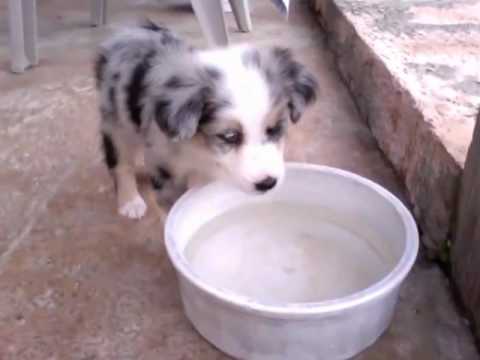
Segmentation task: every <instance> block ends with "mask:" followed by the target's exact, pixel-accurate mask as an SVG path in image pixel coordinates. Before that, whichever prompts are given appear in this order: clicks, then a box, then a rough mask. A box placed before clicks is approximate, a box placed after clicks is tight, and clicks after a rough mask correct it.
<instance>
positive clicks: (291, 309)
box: [164, 162, 419, 318]
mask: <svg viewBox="0 0 480 360" xmlns="http://www.w3.org/2000/svg"><path fill="white" fill-rule="evenodd" d="M286 167H287V171H288V170H294V171H295V170H307V171H315V172H318V171H319V172H323V173H328V174H333V175H338V176H342V177H344V178H347V179H349V180H352V181H355V182H357V183H359V184H361V185H364V186H367V187H369V188H371V189H372V190H374V191H375V192H377V193H378V194H379V195H380V196H382V197H383V198H385V200H386V201H388V202H389V203H390V204H392V206H393V207H394V209H395V210H396V211H397V213H398V215H399V217H400V219H401V220H402V222H403V225H404V227H405V237H406V246H405V250H404V251H403V254H402V256H401V257H400V260H399V261H398V262H397V264H396V265H395V267H394V268H393V269H392V270H391V271H390V272H389V273H388V274H387V275H385V276H384V277H383V278H382V279H381V280H379V281H377V282H375V283H374V284H372V285H370V286H368V287H366V288H365V289H363V290H361V291H357V292H354V293H353V294H350V295H347V296H343V297H340V298H338V299H332V300H324V301H319V302H305V303H289V304H281V305H276V304H264V303H261V302H258V301H255V299H252V298H249V297H246V296H242V295H237V294H234V293H231V292H225V291H224V290H222V289H219V288H216V287H214V286H212V285H209V284H208V283H207V282H205V281H204V280H203V279H202V278H201V277H199V276H197V275H196V274H195V273H194V272H193V271H192V270H191V268H190V267H189V266H188V263H187V262H186V260H184V257H183V256H182V254H181V253H180V251H179V250H178V247H177V246H176V242H175V239H174V238H175V236H174V235H173V234H174V233H173V231H172V230H173V229H172V227H173V225H174V224H175V219H176V218H177V217H178V216H179V213H180V211H181V209H182V208H183V207H184V206H185V205H184V204H185V203H186V202H187V201H189V199H190V198H191V197H192V195H193V194H194V193H196V192H197V191H200V190H202V189H205V188H207V187H210V186H215V184H216V183H212V184H209V185H206V186H204V187H201V188H193V189H191V190H188V191H187V192H186V193H185V194H183V195H182V196H181V197H180V198H179V199H178V200H177V201H176V202H175V204H174V205H173V207H172V209H171V210H170V211H169V213H168V215H167V219H166V222H165V227H164V240H165V245H166V249H167V254H168V256H169V258H170V261H171V262H172V264H173V266H174V268H175V270H176V271H177V272H178V273H179V274H180V275H181V276H183V277H184V278H186V279H187V280H188V282H190V283H191V284H192V285H193V286H194V287H196V288H197V289H199V290H201V291H202V292H204V293H206V294H208V295H210V296H212V297H213V298H215V299H216V300H217V302H219V303H222V304H225V305H229V306H233V307H236V308H241V309H242V310H243V311H246V312H250V313H256V314H260V315H262V316H271V317H275V318H299V317H304V316H305V315H309V316H312V315H325V314H334V313H337V312H339V311H345V310H348V309H351V308H354V307H357V306H359V305H363V304H366V303H369V302H371V301H373V300H375V299H378V298H381V297H383V296H386V295H388V294H389V293H391V292H392V291H393V290H394V289H395V288H396V287H398V286H399V285H400V284H401V282H402V281H403V280H404V279H405V277H406V276H407V275H408V273H409V272H410V270H411V268H412V266H413V264H414V263H415V260H416V257H417V254H418V248H419V240H418V229H417V225H416V223H415V220H414V219H413V216H412V215H411V213H410V211H409V210H408V209H407V208H406V207H405V205H404V204H403V203H402V202H401V201H400V200H399V199H398V198H397V197H396V196H395V195H393V194H392V193H391V192H390V191H388V190H387V189H385V188H384V187H382V186H380V185H379V184H377V183H375V182H373V181H371V180H369V179H367V178H364V177H362V176H360V175H357V174H355V173H352V172H350V171H346V170H342V169H338V168H334V167H330V166H325V165H315V164H309V163H298V162H288V163H287V164H286Z"/></svg>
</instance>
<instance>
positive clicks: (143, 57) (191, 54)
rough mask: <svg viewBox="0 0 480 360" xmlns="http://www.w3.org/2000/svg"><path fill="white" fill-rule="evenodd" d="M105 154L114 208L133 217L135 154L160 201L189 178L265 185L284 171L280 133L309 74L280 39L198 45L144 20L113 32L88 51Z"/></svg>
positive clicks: (305, 92)
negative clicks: (262, 43)
mask: <svg viewBox="0 0 480 360" xmlns="http://www.w3.org/2000/svg"><path fill="white" fill-rule="evenodd" d="M95 76H96V81H97V88H98V91H99V102H100V113H101V137H102V143H103V151H104V156H105V162H106V165H107V167H108V168H109V170H110V172H111V174H112V176H113V178H114V181H115V185H116V191H117V202H118V212H119V213H120V214H121V215H124V216H127V217H129V218H133V219H138V218H141V217H142V216H143V215H144V214H145V212H146V210H147V206H146V204H145V201H144V200H143V199H142V197H141V196H140V194H139V192H138V189H137V183H136V180H135V163H136V160H137V159H139V158H142V157H143V159H144V164H145V168H146V170H147V172H148V174H149V175H150V177H151V182H152V185H153V187H154V189H155V190H156V191H157V194H158V198H159V201H160V202H165V203H167V204H169V203H171V202H173V201H174V200H175V199H176V197H178V196H179V195H180V194H181V193H182V192H183V191H185V189H186V188H188V187H189V186H191V185H192V184H195V183H199V182H205V181H210V180H214V179H223V180H228V181H230V182H232V183H234V184H236V185H237V186H238V187H240V188H241V189H243V190H244V191H247V192H251V193H259V194H260V193H265V192H267V191H269V190H271V189H273V188H274V187H275V186H276V185H277V184H279V183H280V182H281V180H282V178H283V176H284V171H285V170H284V160H283V149H284V135H285V132H286V131H287V128H288V127H289V123H293V124H294V123H296V122H297V121H298V120H299V119H300V117H301V115H302V113H303V112H304V110H305V108H306V107H307V106H308V105H310V104H311V103H312V102H313V101H314V100H315V98H316V93H317V83H316V81H315V79H314V77H313V76H312V74H311V73H310V72H309V71H308V70H307V69H306V68H305V67H304V66H303V65H301V64H300V63H299V62H297V61H296V60H295V59H294V58H293V56H292V54H291V52H290V51H289V50H288V49H284V48H280V47H270V48H262V49H260V48H256V47H253V46H249V45H240V46H233V47H228V48H219V49H214V50H204V51H199V50H195V49H192V48H191V47H189V46H188V45H187V44H185V43H184V42H183V41H182V40H181V39H179V38H178V37H177V36H176V35H175V34H174V33H172V32H171V31H170V30H168V29H165V28H163V27H160V26H157V25H155V24H153V23H151V22H149V21H148V22H146V23H145V24H143V25H141V26H138V27H135V28H131V29H127V30H125V31H123V32H120V33H118V34H117V35H115V36H114V37H113V38H111V39H109V40H107V41H106V42H105V43H103V44H102V45H101V46H100V49H99V51H98V54H97V57H96V61H95Z"/></svg>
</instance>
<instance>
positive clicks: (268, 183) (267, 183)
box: [255, 176, 277, 192]
mask: <svg viewBox="0 0 480 360" xmlns="http://www.w3.org/2000/svg"><path fill="white" fill-rule="evenodd" d="M275 185H277V179H275V178H273V177H271V176H269V177H266V178H265V179H263V180H262V181H260V182H258V183H256V184H255V189H256V190H257V191H261V192H265V191H268V190H271V189H273V188H274V187H275Z"/></svg>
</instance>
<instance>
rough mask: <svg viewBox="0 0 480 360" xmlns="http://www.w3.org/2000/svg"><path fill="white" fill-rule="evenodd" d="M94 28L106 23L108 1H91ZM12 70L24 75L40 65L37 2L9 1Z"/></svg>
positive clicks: (24, 0) (27, 0)
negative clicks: (31, 67)
mask: <svg viewBox="0 0 480 360" xmlns="http://www.w3.org/2000/svg"><path fill="white" fill-rule="evenodd" d="M90 4H91V21H92V25H93V26H99V25H103V24H105V23H106V16H107V11H106V10H107V1H106V0H90ZM8 25H9V43H10V59H11V70H12V72H14V73H22V72H24V71H25V70H26V69H27V68H29V67H30V66H34V65H37V64H38V49H37V1H36V0H8Z"/></svg>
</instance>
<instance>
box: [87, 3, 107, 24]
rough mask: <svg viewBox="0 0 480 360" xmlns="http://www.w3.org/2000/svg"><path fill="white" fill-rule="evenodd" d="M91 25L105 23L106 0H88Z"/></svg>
mask: <svg viewBox="0 0 480 360" xmlns="http://www.w3.org/2000/svg"><path fill="white" fill-rule="evenodd" d="M90 9H91V23H92V26H100V25H105V24H106V23H107V0H90Z"/></svg>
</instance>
